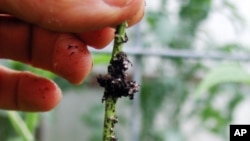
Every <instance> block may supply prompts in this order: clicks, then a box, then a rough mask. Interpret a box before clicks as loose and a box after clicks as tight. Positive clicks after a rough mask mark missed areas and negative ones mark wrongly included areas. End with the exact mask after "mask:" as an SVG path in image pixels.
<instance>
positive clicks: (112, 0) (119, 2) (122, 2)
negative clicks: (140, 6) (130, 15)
mask: <svg viewBox="0 0 250 141" xmlns="http://www.w3.org/2000/svg"><path fill="white" fill-rule="evenodd" d="M103 1H104V2H105V3H107V4H108V5H110V6H116V7H124V6H126V5H128V4H130V3H131V2H132V1H133V0H103Z"/></svg>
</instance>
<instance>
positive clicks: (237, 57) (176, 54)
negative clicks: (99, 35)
mask: <svg viewBox="0 0 250 141" xmlns="http://www.w3.org/2000/svg"><path fill="white" fill-rule="evenodd" d="M90 51H91V52H92V53H94V54H110V53H111V50H110V49H103V50H95V49H90ZM124 52H126V53H127V54H128V55H133V56H159V57H165V58H183V59H210V60H232V61H250V55H249V54H247V53H244V54H242V53H238V54H237V53H233V54H230V53H222V52H195V51H190V50H177V49H146V48H140V47H133V49H132V48H124Z"/></svg>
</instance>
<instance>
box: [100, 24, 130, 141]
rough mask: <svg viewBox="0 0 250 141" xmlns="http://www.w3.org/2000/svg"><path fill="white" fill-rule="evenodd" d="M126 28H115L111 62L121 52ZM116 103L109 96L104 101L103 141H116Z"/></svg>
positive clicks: (123, 25)
mask: <svg viewBox="0 0 250 141" xmlns="http://www.w3.org/2000/svg"><path fill="white" fill-rule="evenodd" d="M126 28H127V22H123V23H122V24H120V25H118V26H117V27H116V32H115V40H114V46H113V51H112V57H111V60H112V59H113V58H114V57H115V56H116V55H117V54H118V53H120V52H122V49H123V44H124V42H126V40H127V39H126V38H127V37H126ZM116 102H117V98H114V97H112V96H109V97H107V98H106V99H105V117H104V130H103V141H116V137H115V133H114V125H115V123H116V122H117V121H118V120H117V116H116V113H115V112H116Z"/></svg>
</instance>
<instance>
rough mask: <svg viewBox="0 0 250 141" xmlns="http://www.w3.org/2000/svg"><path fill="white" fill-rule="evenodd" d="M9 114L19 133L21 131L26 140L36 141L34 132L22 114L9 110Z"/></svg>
mask: <svg viewBox="0 0 250 141" xmlns="http://www.w3.org/2000/svg"><path fill="white" fill-rule="evenodd" d="M7 114H8V117H9V119H10V121H11V123H12V125H13V127H14V129H15V130H16V131H17V133H19V134H20V135H21V136H22V137H23V139H24V140H25V141H34V137H33V135H32V133H31V132H30V130H29V129H28V127H27V126H26V124H25V122H24V121H23V120H22V118H21V117H20V115H19V114H18V113H17V112H14V111H8V112H7Z"/></svg>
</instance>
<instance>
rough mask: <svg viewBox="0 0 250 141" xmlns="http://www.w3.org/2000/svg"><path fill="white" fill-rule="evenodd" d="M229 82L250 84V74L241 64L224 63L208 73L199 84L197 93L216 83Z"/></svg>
mask: <svg viewBox="0 0 250 141" xmlns="http://www.w3.org/2000/svg"><path fill="white" fill-rule="evenodd" d="M227 82H235V83H247V84H250V74H249V73H248V72H247V71H246V70H244V69H243V68H242V67H241V66H240V65H239V64H233V63H230V64H223V65H221V66H219V67H217V68H214V69H212V70H211V72H209V73H208V74H207V76H206V77H205V78H204V79H203V80H202V82H201V83H200V84H199V85H198V88H197V89H196V91H195V94H196V95H198V94H201V93H204V92H206V91H208V90H209V89H210V88H211V87H213V86H215V85H218V84H221V83H227Z"/></svg>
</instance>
